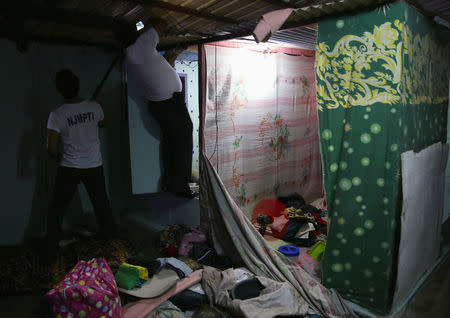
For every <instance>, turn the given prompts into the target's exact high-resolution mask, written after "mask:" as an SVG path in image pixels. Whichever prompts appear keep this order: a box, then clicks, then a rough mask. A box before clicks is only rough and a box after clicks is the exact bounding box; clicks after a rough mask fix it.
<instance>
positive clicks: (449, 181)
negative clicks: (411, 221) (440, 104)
mask: <svg viewBox="0 0 450 318" xmlns="http://www.w3.org/2000/svg"><path fill="white" fill-rule="evenodd" d="M448 84H449V92H448V95H449V96H448V98H449V109H448V113H447V143H448V144H450V82H449V83H448ZM449 216H450V154H449V156H448V159H447V170H446V171H445V201H444V213H442V223H444V222H445V221H446V220H447V219H448V217H449Z"/></svg>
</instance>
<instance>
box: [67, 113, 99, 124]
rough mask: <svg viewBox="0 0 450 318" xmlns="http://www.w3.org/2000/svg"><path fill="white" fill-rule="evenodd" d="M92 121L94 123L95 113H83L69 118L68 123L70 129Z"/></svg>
mask: <svg viewBox="0 0 450 318" xmlns="http://www.w3.org/2000/svg"><path fill="white" fill-rule="evenodd" d="M90 121H94V113H93V112H89V113H81V114H76V115H73V116H70V117H67V123H68V125H69V127H70V126H73V125H76V124H80V123H86V122H90Z"/></svg>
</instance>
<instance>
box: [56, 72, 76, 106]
mask: <svg viewBox="0 0 450 318" xmlns="http://www.w3.org/2000/svg"><path fill="white" fill-rule="evenodd" d="M55 86H56V89H57V90H58V92H59V93H60V94H61V95H62V96H63V97H64V98H66V99H68V98H73V97H77V96H78V90H79V88H80V80H79V79H78V77H77V76H76V75H75V74H74V73H73V72H72V71H71V70H69V69H63V70H60V71H59V72H57V73H56V76H55Z"/></svg>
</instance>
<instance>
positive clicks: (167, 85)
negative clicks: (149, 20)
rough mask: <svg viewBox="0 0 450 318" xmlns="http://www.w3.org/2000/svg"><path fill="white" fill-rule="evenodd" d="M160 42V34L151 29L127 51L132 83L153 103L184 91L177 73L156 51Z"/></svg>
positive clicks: (128, 68) (129, 74) (128, 69)
mask: <svg viewBox="0 0 450 318" xmlns="http://www.w3.org/2000/svg"><path fill="white" fill-rule="evenodd" d="M158 42H159V37H158V33H157V32H156V30H155V29H154V28H150V29H148V30H147V31H145V32H144V33H142V34H141V35H140V36H139V37H138V39H137V40H136V42H134V43H133V44H132V45H130V46H129V47H128V48H127V50H126V54H127V71H128V76H129V79H130V82H131V83H133V85H137V86H138V87H139V88H140V89H141V90H142V93H143V95H144V97H145V98H146V99H148V100H150V101H153V102H159V101H162V100H166V99H169V98H171V97H172V95H173V93H175V92H181V90H182V84H181V80H180V77H179V76H178V74H177V72H176V71H175V69H174V68H173V67H172V66H171V65H170V64H169V63H168V62H167V60H166V59H165V58H164V57H163V56H162V55H161V54H160V53H159V52H158V51H157V50H156V45H158Z"/></svg>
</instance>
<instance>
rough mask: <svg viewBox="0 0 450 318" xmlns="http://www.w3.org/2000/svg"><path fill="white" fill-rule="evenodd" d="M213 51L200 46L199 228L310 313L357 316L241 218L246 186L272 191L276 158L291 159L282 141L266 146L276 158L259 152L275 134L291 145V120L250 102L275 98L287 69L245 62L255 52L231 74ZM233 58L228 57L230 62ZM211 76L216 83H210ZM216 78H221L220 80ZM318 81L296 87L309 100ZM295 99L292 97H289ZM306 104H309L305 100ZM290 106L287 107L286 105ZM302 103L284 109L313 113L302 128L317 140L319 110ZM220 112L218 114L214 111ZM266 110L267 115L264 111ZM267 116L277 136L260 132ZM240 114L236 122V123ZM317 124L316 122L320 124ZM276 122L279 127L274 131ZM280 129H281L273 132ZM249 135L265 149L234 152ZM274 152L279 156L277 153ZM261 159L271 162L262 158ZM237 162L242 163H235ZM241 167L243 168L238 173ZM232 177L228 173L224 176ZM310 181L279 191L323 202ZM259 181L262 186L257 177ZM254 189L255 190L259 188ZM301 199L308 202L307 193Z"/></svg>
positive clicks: (276, 175)
mask: <svg viewBox="0 0 450 318" xmlns="http://www.w3.org/2000/svg"><path fill="white" fill-rule="evenodd" d="M205 49H206V50H205ZM211 49H212V50H214V52H217V51H220V49H219V47H210V48H209V49H208V47H206V48H205V47H203V52H202V53H203V54H202V56H203V59H202V73H203V74H202V77H203V92H204V93H203V97H202V98H203V107H202V109H203V118H202V127H203V132H202V141H203V154H202V156H201V157H200V159H201V162H200V163H201V164H200V176H201V179H200V184H201V187H200V189H201V196H200V205H201V223H202V227H203V228H204V229H205V230H206V231H207V232H208V233H209V235H210V237H211V238H212V239H213V242H215V243H216V244H217V246H216V248H217V249H218V250H219V251H224V253H225V254H226V255H228V256H229V257H230V258H231V259H232V260H233V262H234V264H236V265H239V264H242V263H243V265H245V266H246V267H248V268H249V269H250V270H251V271H252V272H254V273H255V274H257V275H261V276H266V277H269V278H272V279H274V280H277V281H288V282H290V283H291V284H292V285H293V286H294V287H295V289H296V290H297V291H298V292H299V296H300V297H302V298H303V299H304V300H305V301H306V302H307V303H308V305H309V306H310V308H311V309H312V311H313V312H314V311H319V312H320V313H322V314H323V315H325V316H326V317H353V316H354V314H353V312H352V311H351V310H350V309H349V308H348V307H347V305H346V304H345V302H344V301H343V300H342V298H341V297H340V296H339V295H338V294H337V293H336V292H335V291H334V290H332V289H330V290H327V289H325V288H324V287H323V286H322V285H321V284H320V283H319V282H317V281H316V280H314V279H313V278H312V277H311V276H309V274H308V273H306V272H305V271H304V270H303V269H302V268H301V267H300V266H298V265H296V264H293V263H292V262H291V261H290V260H289V259H287V258H286V257H284V256H283V255H281V254H280V253H279V252H278V251H276V250H274V249H273V248H272V247H271V246H270V245H269V244H268V243H267V242H266V240H265V239H264V238H263V237H262V236H261V235H260V234H259V232H258V231H257V230H256V228H255V227H254V226H253V224H252V223H251V221H250V218H249V217H248V216H246V214H245V213H244V211H245V210H244V209H243V207H247V206H248V205H249V204H250V203H252V199H251V197H250V196H249V194H248V193H249V192H245V193H244V195H245V197H246V199H245V200H243V199H241V198H240V197H239V196H238V197H237V191H238V190H239V189H241V187H242V184H243V185H244V189H245V190H246V191H248V189H247V188H246V185H248V184H249V182H250V181H252V179H251V178H250V177H256V176H259V177H260V178H261V177H264V180H266V181H264V182H262V183H260V185H259V187H261V188H263V189H264V186H263V184H264V183H269V182H270V184H271V185H273V184H274V182H276V180H279V179H277V178H279V176H280V175H282V174H281V173H280V172H279V171H278V170H277V169H278V168H279V167H277V165H276V164H275V163H276V162H277V160H276V158H277V157H278V155H280V157H279V158H278V159H280V158H283V154H284V155H285V156H286V152H287V149H289V147H288V146H287V145H289V143H284V147H282V146H281V145H282V143H280V142H278V144H277V145H276V146H275V147H274V145H275V143H276V142H277V141H275V142H274V144H272V145H270V141H268V140H266V143H268V144H269V145H270V149H271V152H268V153H266V152H265V149H264V145H263V144H262V145H261V140H265V139H264V138H263V137H265V136H267V135H269V133H270V136H271V137H274V136H277V137H280V136H282V139H283V140H286V139H288V141H290V139H289V138H291V134H290V133H287V134H284V135H283V134H282V133H280V131H281V132H285V131H286V129H282V128H283V127H286V126H287V127H289V125H288V124H289V123H291V124H292V122H290V121H288V120H290V119H288V117H286V118H281V116H284V115H281V114H280V116H279V117H277V118H275V117H276V116H277V115H278V114H279V112H278V113H277V112H276V111H274V110H277V108H276V107H273V106H271V105H270V103H269V102H267V103H263V102H264V99H262V100H261V101H259V102H258V101H254V100H252V99H251V98H248V97H249V96H254V95H251V94H250V92H251V93H253V94H256V92H257V91H259V92H260V95H261V96H265V95H266V94H267V95H268V94H269V93H270V92H274V90H275V88H274V87H275V86H276V85H277V78H276V76H275V74H276V72H275V71H276V69H277V68H278V67H280V65H283V64H281V62H280V64H272V66H271V67H269V68H267V66H265V65H259V67H256V65H255V64H254V62H255V61H256V58H258V55H259V61H261V60H262V59H263V58H267V59H271V61H273V63H275V61H277V59H278V58H279V57H277V55H274V54H269V53H267V54H265V55H264V54H261V53H258V55H256V54H255V56H254V58H255V60H252V58H248V57H247V58H246V57H245V54H249V55H250V54H252V52H251V51H249V52H247V53H245V52H243V51H242V50H238V51H239V52H240V54H242V55H243V56H242V57H241V58H242V59H243V61H245V63H242V62H241V64H239V65H238V66H234V67H230V66H229V65H228V64H229V63H230V62H231V61H230V60H229V59H227V60H225V62H226V63H221V64H220V65H219V64H218V63H217V58H218V57H219V56H220V57H219V58H224V57H225V56H226V55H225V53H226V54H229V55H233V54H234V53H233V52H232V51H229V50H230V49H231V48H227V50H224V51H222V54H221V55H219V56H218V55H215V56H214V55H211ZM207 50H210V51H209V57H208V54H206V55H205V51H207ZM233 56H234V55H233ZM239 56H240V55H239ZM228 58H230V56H229V57H228ZM291 58H294V57H292V56H291V57H288V59H291ZM235 61H236V60H235ZM237 61H239V58H237ZM309 61H310V62H312V61H313V60H312V59H311V58H309ZM208 63H209V64H208ZM252 65H253V68H251V69H249V68H247V66H252ZM216 66H219V67H216ZM249 71H252V72H256V74H258V75H259V77H257V78H256V79H255V78H253V81H256V82H248V81H245V78H246V74H248V72H249ZM269 74H271V75H270V77H269V79H270V81H269V80H267V82H265V80H264V77H263V75H264V76H269ZM211 76H212V77H213V79H214V81H213V80H211ZM215 79H217V81H216V80H215ZM219 79H220V82H219ZM290 80H291V83H292V84H294V83H295V82H294V81H296V79H294V78H291V79H290ZM313 80H314V78H313V77H312V78H306V79H305V80H304V82H303V85H302V86H300V85H299V86H300V87H302V88H303V87H304V89H305V91H304V92H305V94H304V95H308V94H307V93H308V92H311V91H312V90H313V87H314V86H313ZM279 81H280V79H279ZM279 81H278V82H279ZM244 83H245V84H246V85H245V86H244V85H243V84H244ZM284 83H286V85H287V83H288V82H287V81H285V82H284ZM219 84H220V85H219ZM307 84H308V86H309V87H308V86H307ZM294 96H295V95H293V96H292V97H294ZM305 97H306V96H305ZM307 98H312V100H311V101H310V102H309V103H311V104H313V103H314V101H313V99H314V95H309V96H308V97H307ZM267 99H269V98H267ZM292 99H294V98H292ZM273 100H274V99H273V97H272V102H273ZM303 100H304V101H305V100H306V99H303ZM212 101H214V103H212ZM286 103H287V104H288V102H286ZM305 104H306V103H305ZM305 104H304V105H303V106H300V105H298V104H296V103H295V102H294V101H292V102H291V104H288V106H287V107H286V108H289V110H291V111H292V109H294V110H295V109H296V108H300V107H303V110H306V109H309V111H308V112H306V114H305V115H304V117H306V118H310V119H309V120H307V119H303V120H304V121H305V123H306V124H305V126H306V127H304V131H303V137H308V136H310V135H314V133H315V132H316V130H315V127H317V123H314V122H315V120H317V117H316V116H317V115H316V111H313V109H312V105H311V107H310V108H308V107H307V106H306V105H305ZM216 105H218V106H219V107H218V108H216ZM265 107H267V108H266V109H265ZM280 108H281V107H278V110H280ZM216 110H217V112H216ZM245 110H246V111H245ZM269 112H274V114H275V115H273V114H272V113H271V115H272V116H273V118H272V120H273V122H272V123H271V125H272V127H273V130H271V131H269V129H265V130H264V129H260V128H261V127H263V128H264V124H265V123H267V125H269V123H268V120H266V121H264V120H263V119H264V116H265V115H267V114H268V113H269ZM238 114H239V116H237V115H238ZM258 115H259V116H261V117H262V118H260V119H259V120H256V121H255V118H257V117H258ZM314 117H315V118H316V119H315V120H314ZM244 119H247V120H248V121H249V124H248V125H245V124H244V123H245V121H244ZM278 119H279V121H278V124H277V120H278ZM294 120H295V119H294ZM261 122H262V123H261ZM235 123H239V125H236V124H235ZM217 124H219V125H217ZM276 125H277V126H276ZM314 125H316V126H314ZM275 126H276V127H278V128H275ZM308 127H309V128H308ZM295 129H298V130H300V127H298V128H297V127H295V128H294V130H295ZM287 131H289V129H287ZM266 133H267V134H266ZM277 133H278V135H277ZM211 135H212V136H213V138H212V137H211ZM241 136H242V137H241ZM250 136H252V137H253V138H255V136H260V137H258V138H259V139H258V140H257V141H254V144H256V145H258V143H259V145H260V146H257V147H255V149H251V148H249V149H246V151H242V150H241V151H235V152H234V150H235V149H236V150H238V149H239V148H240V146H241V145H242V144H241V142H242V141H244V138H245V137H250ZM233 138H234V139H233ZM267 138H268V137H267ZM314 139H316V140H317V137H310V138H306V141H305V144H307V143H308V141H310V142H311V140H314ZM272 140H273V139H272ZM294 140H295V139H294ZM230 141H231V143H232V144H233V142H235V143H234V145H233V147H232V148H231V149H230V147H229V146H228V144H227V143H229V142H230ZM316 147H317V146H316ZM274 148H275V151H274V150H273V149H274ZM292 148H293V149H295V143H293V144H292ZM307 149H308V148H307ZM309 149H310V150H309V151H307V154H308V156H309V157H310V158H309V161H312V160H313V158H312V157H313V155H312V154H313V153H316V154H315V156H317V155H318V149H315V148H314V147H313V146H311V147H310V148H309ZM256 150H258V151H259V153H260V155H259V157H258V156H255V157H256V158H257V159H259V161H258V162H257V160H255V158H254V157H252V155H253V153H254V152H255V151H256ZM292 151H293V150H292ZM264 154H265V155H266V156H264ZM269 154H270V156H269ZM235 158H237V159H239V160H236V161H235V160H234V159H235ZM252 158H253V159H252ZM291 160H292V159H291ZM304 162H307V160H304ZM264 164H266V165H267V168H266V169H267V170H262V169H263V168H264ZM310 164H311V165H312V164H313V163H312V162H311V163H310ZM314 164H316V163H314ZM304 165H305V164H303V166H304ZM319 165H320V162H319ZM233 167H234V168H233ZM258 167H259V170H258ZM294 167H295V166H294ZM310 167H311V166H310ZM237 168H239V171H238V169H237ZM303 168H304V167H303ZM291 169H292V170H291V173H295V172H296V171H300V172H303V171H304V170H302V167H301V164H300V168H297V170H295V169H294V168H291ZM314 169H315V170H317V171H316V172H315V173H317V174H318V175H319V176H320V167H315V168H309V171H312V170H314ZM230 170H231V175H230V173H225V172H226V171H228V172H229V171H230ZM255 170H256V172H255V174H254V175H251V174H249V173H248V172H247V171H255ZM280 170H283V169H280ZM218 171H222V174H223V175H224V177H225V178H223V177H222V175H220V174H219V173H218ZM277 171H278V173H277ZM233 173H234V174H233ZM311 175H312V173H311V172H310V173H309V174H307V173H306V172H305V174H304V175H303V174H302V175H301V178H303V183H302V187H300V185H299V183H295V182H294V184H291V186H290V187H292V188H290V187H288V185H287V184H286V186H283V187H281V185H280V187H279V189H284V190H286V191H293V190H297V191H299V190H298V189H300V190H301V189H302V188H306V189H309V188H311V189H312V188H314V187H316V188H317V190H315V191H316V192H314V191H313V190H310V191H306V193H307V194H306V195H310V196H311V197H318V196H320V195H321V194H322V189H321V181H320V179H321V178H320V177H319V178H318V179H319V180H318V183H319V184H320V186H318V185H317V184H316V185H315V186H310V187H308V186H306V185H307V184H308V180H309V178H312V177H311ZM230 178H231V180H236V181H241V182H240V183H237V184H238V185H239V187H237V186H236V187H235V184H234V183H231V185H230V181H227V180H229V179H230ZM233 178H234V179H233ZM291 178H292V179H293V180H298V179H297V178H296V176H294V175H292V177H291ZM249 180H250V181H249ZM254 180H257V178H255V179H254ZM305 181H306V182H305ZM225 182H227V184H225ZM297 182H298V181H297ZM255 184H256V183H255ZM295 185H297V186H298V188H295V187H294V186H295ZM255 189H258V187H256V186H255ZM253 191H255V192H256V193H255V194H252V195H253V198H255V195H256V198H258V196H259V195H260V196H261V197H263V196H264V195H265V194H264V193H263V194H261V193H260V194H258V190H253ZM278 191H280V190H278ZM259 192H262V191H259ZM314 193H316V194H314ZM268 194H269V195H270V196H274V195H275V194H274V192H273V189H270V191H269V192H268ZM302 194H303V195H305V192H304V193H302ZM306 195H305V196H306ZM246 211H248V210H246ZM247 215H248V214H247Z"/></svg>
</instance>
